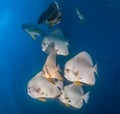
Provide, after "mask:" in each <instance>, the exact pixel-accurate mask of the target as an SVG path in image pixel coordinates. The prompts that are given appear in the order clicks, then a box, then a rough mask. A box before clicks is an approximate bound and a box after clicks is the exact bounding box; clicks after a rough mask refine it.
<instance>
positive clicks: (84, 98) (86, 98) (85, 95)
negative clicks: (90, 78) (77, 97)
mask: <svg viewBox="0 0 120 114" xmlns="http://www.w3.org/2000/svg"><path fill="white" fill-rule="evenodd" d="M89 94H90V92H87V93H86V94H84V95H83V100H84V101H85V103H86V104H87V102H88V99H89Z"/></svg>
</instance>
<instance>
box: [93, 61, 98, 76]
mask: <svg viewBox="0 0 120 114" xmlns="http://www.w3.org/2000/svg"><path fill="white" fill-rule="evenodd" d="M94 72H95V73H96V74H97V76H98V69H97V63H96V64H95V66H94Z"/></svg>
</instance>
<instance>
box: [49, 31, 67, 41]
mask: <svg viewBox="0 0 120 114" xmlns="http://www.w3.org/2000/svg"><path fill="white" fill-rule="evenodd" d="M50 36H52V37H57V39H61V40H65V38H64V35H63V33H62V31H61V30H60V29H55V30H54V31H53V32H51V33H50Z"/></svg>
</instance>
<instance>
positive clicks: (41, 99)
mask: <svg viewBox="0 0 120 114" xmlns="http://www.w3.org/2000/svg"><path fill="white" fill-rule="evenodd" d="M38 100H40V101H42V102H46V99H45V98H38Z"/></svg>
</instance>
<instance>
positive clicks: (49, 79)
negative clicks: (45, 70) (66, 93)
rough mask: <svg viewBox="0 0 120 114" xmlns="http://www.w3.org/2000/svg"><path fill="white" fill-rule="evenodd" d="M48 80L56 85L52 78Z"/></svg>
mask: <svg viewBox="0 0 120 114" xmlns="http://www.w3.org/2000/svg"><path fill="white" fill-rule="evenodd" d="M47 80H48V81H49V82H51V83H53V84H55V82H54V81H53V80H52V79H51V78H47Z"/></svg>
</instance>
